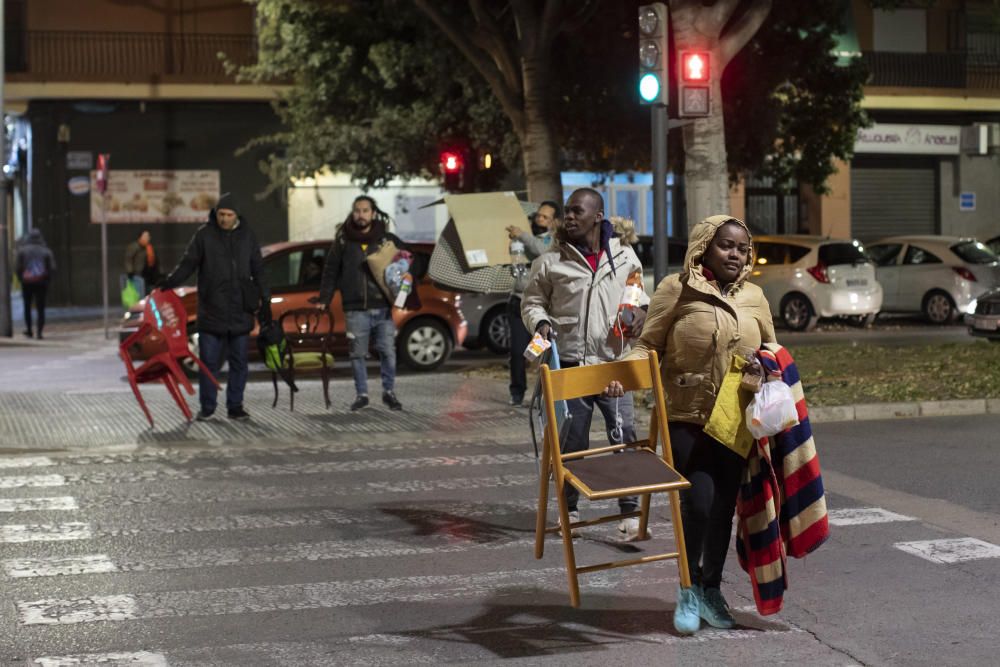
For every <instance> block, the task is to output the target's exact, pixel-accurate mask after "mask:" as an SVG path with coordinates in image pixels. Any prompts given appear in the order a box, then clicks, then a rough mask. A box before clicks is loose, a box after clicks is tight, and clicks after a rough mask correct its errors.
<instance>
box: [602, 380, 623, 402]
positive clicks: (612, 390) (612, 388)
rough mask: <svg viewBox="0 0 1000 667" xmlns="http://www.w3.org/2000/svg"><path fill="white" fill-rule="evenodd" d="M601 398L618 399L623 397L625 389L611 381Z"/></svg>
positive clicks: (618, 383)
mask: <svg viewBox="0 0 1000 667" xmlns="http://www.w3.org/2000/svg"><path fill="white" fill-rule="evenodd" d="M602 395H603V396H607V397H608V398H620V397H622V396H624V395H625V387H623V386H622V383H621V382H619V381H618V380H612V381H611V382H610V383H608V386H607V387H605V388H604V393H603V394H602Z"/></svg>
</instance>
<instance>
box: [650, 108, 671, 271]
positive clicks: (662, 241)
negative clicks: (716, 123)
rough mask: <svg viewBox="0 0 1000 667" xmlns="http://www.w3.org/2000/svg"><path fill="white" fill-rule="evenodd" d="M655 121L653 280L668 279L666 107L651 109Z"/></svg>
mask: <svg viewBox="0 0 1000 667" xmlns="http://www.w3.org/2000/svg"><path fill="white" fill-rule="evenodd" d="M650 115H651V116H652V119H653V123H652V124H653V128H652V134H653V279H654V280H655V281H656V284H657V285H659V284H660V281H661V280H663V278H664V276H666V275H667V127H668V124H667V106H666V105H665V104H656V105H654V106H652V107H651V108H650Z"/></svg>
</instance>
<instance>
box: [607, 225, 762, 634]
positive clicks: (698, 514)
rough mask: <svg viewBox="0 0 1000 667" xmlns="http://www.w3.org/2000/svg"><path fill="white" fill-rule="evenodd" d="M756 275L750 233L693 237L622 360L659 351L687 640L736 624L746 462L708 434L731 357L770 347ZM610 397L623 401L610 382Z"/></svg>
mask: <svg viewBox="0 0 1000 667" xmlns="http://www.w3.org/2000/svg"><path fill="white" fill-rule="evenodd" d="M752 267H753V245H752V243H751V237H750V229H749V228H748V227H747V226H746V224H744V223H743V221H741V220H737V219H736V218H733V217H730V216H728V215H716V216H712V217H710V218H706V219H704V220H702V221H701V222H699V223H698V224H697V225H695V227H694V229H692V230H691V241H690V244H689V246H688V251H687V256H686V257H685V259H684V270H683V271H682V272H681V273H679V274H673V275H670V276H667V277H666V278H664V279H663V281H661V282H660V284H659V286H657V288H656V293H655V294H654V295H653V299H652V301H651V302H650V304H649V314H648V317H647V319H646V325H645V327H644V329H643V332H642V335H641V336H640V338H639V342H638V343H637V344H636V345H635V347H634V348H633V350H632V352H631V353H630V354H629V355H628V358H630V359H634V358H644V357H647V356H648V355H649V351H650V350H655V351H656V353H657V354H658V355H660V358H661V359H663V364H662V366H661V369H662V374H663V384H664V387H665V390H666V394H667V404H668V411H667V414H668V419H669V425H668V426H669V432H670V444H671V451H672V453H673V457H674V464H675V466H676V467H677V471H678V472H679V473H680V474H682V475H683V476H684V477H686V478H687V479H688V481H690V482H691V487H690V488H689V489H687V490H685V491H682V492H681V516H682V518H683V523H684V541H685V543H686V546H687V558H688V567H689V568H690V569H691V581H692V586H691V588H688V589H679V591H678V595H677V606H676V608H675V609H674V627H675V628H677V630H678V632H682V633H685V634H690V633H692V632H694V631H696V630H697V629H698V627H699V626H700V623H701V619H704V620H705V621H706V622H707V623H708V624H709V625H712V626H714V627H717V628H731V627H733V625H734V624H735V621H734V619H733V617H732V614H730V612H729V605H728V604H727V603H726V600H725V598H724V597H723V596H722V592H721V591H720V585H721V583H722V569H723V566H724V565H725V562H726V555H727V553H728V551H729V541H730V538H731V535H732V526H733V514H734V512H735V510H736V496H737V491H738V489H739V485H740V475H741V472H742V469H743V464H744V460H743V459H742V458H741V457H740V456H739V455H738V454H737V453H736V452H734V451H733V450H732V449H730V448H728V447H727V446H725V445H723V444H722V443H721V442H719V441H718V440H716V439H714V438H712V437H711V436H709V435H708V434H706V433H705V431H704V430H703V429H704V426H705V424H706V422H707V421H708V419H709V415H711V414H712V409H713V407H714V406H715V402H716V396H717V393H718V390H719V387H720V386H721V385H722V379H723V376H724V375H725V374H726V373H727V371H729V369H730V367H731V365H732V363H733V356H734V355H736V354H739V355H741V356H744V355H745V354H746V353H747V352H752V351H755V350H757V349H758V348H759V347H760V346H761V343H770V342H775V337H774V325H773V324H772V321H771V309H770V307H769V306H768V303H767V299H766V298H765V297H764V293H763V292H762V291H761V289H760V288H759V287H757V286H756V285H753V284H751V283H749V282H747V278H748V277H749V275H750V270H751V268H752ZM607 393H608V395H610V396H620V395H622V386H621V384H619V383H618V382H612V383H611V384H610V385H609V386H608V389H607Z"/></svg>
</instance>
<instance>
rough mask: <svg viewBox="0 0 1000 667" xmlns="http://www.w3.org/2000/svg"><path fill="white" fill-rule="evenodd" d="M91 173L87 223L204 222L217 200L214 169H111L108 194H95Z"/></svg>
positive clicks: (95, 189)
mask: <svg viewBox="0 0 1000 667" xmlns="http://www.w3.org/2000/svg"><path fill="white" fill-rule="evenodd" d="M96 179H97V172H96V171H92V172H90V182H91V188H90V221H91V222H92V223H100V222H102V221H104V220H105V216H107V217H106V221H107V222H108V223H126V222H132V223H145V224H148V223H159V222H205V221H207V220H208V212H209V211H210V210H211V209H212V207H213V206H215V202H217V201H218V200H219V172H218V171H214V170H207V171H202V170H193V169H192V170H169V171H167V170H161V171H139V170H128V169H111V170H110V171H109V172H108V191H107V194H106V195H105V197H104V198H103V199H102V197H101V195H100V193H99V192H98V191H97V181H96Z"/></svg>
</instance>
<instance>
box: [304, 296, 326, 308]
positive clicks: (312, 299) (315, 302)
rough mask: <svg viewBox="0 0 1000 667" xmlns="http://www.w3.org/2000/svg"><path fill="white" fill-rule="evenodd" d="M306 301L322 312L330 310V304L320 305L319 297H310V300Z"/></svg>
mask: <svg viewBox="0 0 1000 667" xmlns="http://www.w3.org/2000/svg"><path fill="white" fill-rule="evenodd" d="M306 300H307V301H308V302H309V303H311V304H313V305H315V306H316V307H317V308H319V309H320V310H327V309H328V308H329V307H330V304H328V303H320V301H319V297H318V296H311V297H309V298H308V299H306Z"/></svg>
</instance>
